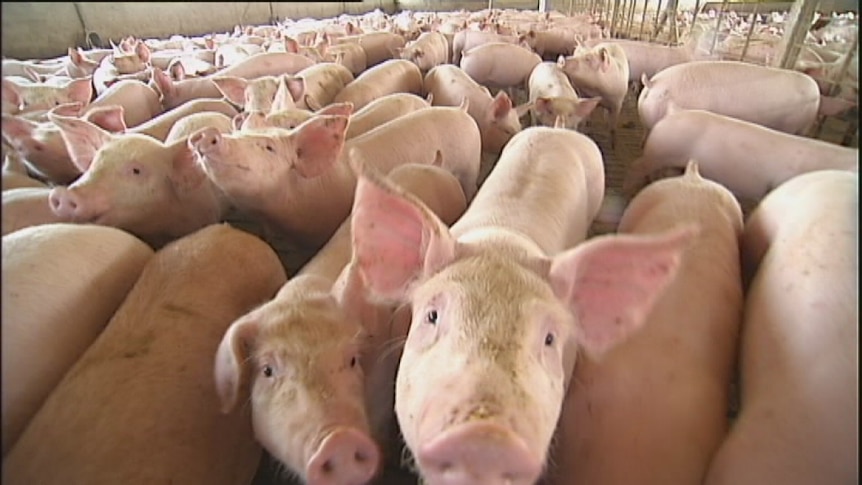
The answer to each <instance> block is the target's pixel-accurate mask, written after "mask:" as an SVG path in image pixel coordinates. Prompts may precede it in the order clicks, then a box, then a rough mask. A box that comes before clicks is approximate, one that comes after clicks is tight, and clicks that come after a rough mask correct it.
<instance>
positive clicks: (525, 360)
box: [352, 127, 686, 485]
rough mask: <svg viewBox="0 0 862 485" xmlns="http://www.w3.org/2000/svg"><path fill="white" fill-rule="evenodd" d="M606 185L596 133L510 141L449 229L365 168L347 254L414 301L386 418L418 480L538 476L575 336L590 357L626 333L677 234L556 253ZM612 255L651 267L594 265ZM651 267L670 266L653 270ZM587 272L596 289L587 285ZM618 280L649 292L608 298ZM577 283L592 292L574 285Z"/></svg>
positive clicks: (395, 296) (380, 286) (519, 482)
mask: <svg viewBox="0 0 862 485" xmlns="http://www.w3.org/2000/svg"><path fill="white" fill-rule="evenodd" d="M603 192H604V170H603V167H602V160H601V153H600V151H599V149H598V147H597V146H596V145H595V143H594V142H593V141H592V140H590V139H589V138H587V137H586V136H584V135H581V134H579V133H576V132H574V131H571V130H560V129H554V128H545V127H531V128H527V129H525V130H524V131H522V132H521V133H519V134H517V135H516V136H515V137H513V138H512V140H511V141H510V142H509V144H508V145H507V146H506V148H505V149H504V150H503V154H502V155H501V157H500V159H499V161H498V162H497V165H496V167H495V168H494V170H493V171H492V172H491V174H490V175H489V176H488V178H487V180H486V181H485V183H484V184H483V185H482V189H481V190H480V191H479V193H478V194H477V195H476V198H475V199H474V200H473V202H472V203H471V204H470V206H469V208H468V209H467V211H466V212H465V214H464V215H463V216H462V217H461V218H460V219H459V220H458V222H456V223H455V224H454V225H453V226H452V228H451V230H450V229H449V228H447V227H446V226H445V225H444V224H443V223H442V222H440V221H439V220H438V219H436V218H435V217H434V216H433V215H432V214H430V211H428V210H427V208H425V207H423V206H422V204H421V203H419V202H418V201H415V200H413V199H412V198H409V197H405V196H403V195H401V194H398V193H396V192H395V191H394V190H392V189H391V188H387V187H386V186H385V185H384V184H382V183H379V182H375V181H374V180H372V179H369V178H365V177H361V178H360V180H359V184H358V186H357V191H356V201H355V203H354V209H353V216H352V232H353V236H352V237H353V251H354V252H353V254H354V263H353V264H356V265H357V266H358V270H359V271H360V272H361V275H362V277H363V281H365V282H366V285H367V287H368V288H369V291H370V292H371V294H372V295H374V296H375V297H376V298H380V299H382V300H383V301H396V302H402V303H408V302H409V304H410V308H411V312H412V320H411V325H410V330H409V333H408V336H407V340H406V342H405V345H404V351H403V354H402V357H401V362H400V364H399V369H398V374H397V378H396V388H395V392H396V394H395V412H396V415H397V418H398V422H399V424H400V429H401V433H402V435H403V437H404V440H405V442H406V444H407V446H408V448H409V449H410V450H411V452H412V453H413V456H414V457H415V458H416V464H417V465H418V469H419V471H420V473H421V474H422V476H423V478H424V479H425V480H426V481H427V482H429V483H434V484H447V485H448V484H468V483H503V482H507V483H512V484H516V485H523V484H532V483H535V482H536V481H537V480H538V478H539V476H540V474H541V473H542V469H543V467H544V463H545V457H546V454H547V449H548V445H549V443H550V441H551V437H552V434H553V431H554V428H555V426H556V422H557V418H558V416H559V411H560V407H561V404H562V401H563V395H564V392H565V388H566V386H567V385H568V379H569V375H570V372H571V370H572V367H573V366H574V362H575V358H576V352H577V346H578V345H580V346H583V348H586V349H588V350H590V351H597V352H600V351H601V348H605V347H606V346H610V345H612V342H613V340H617V339H618V338H621V337H622V335H623V333H628V332H629V331H631V330H633V328H634V327H636V326H637V325H638V324H639V323H642V319H643V316H644V311H645V307H646V309H648V307H649V303H650V302H651V300H652V298H653V297H654V294H653V292H656V291H660V290H659V288H660V287H661V286H662V285H663V284H665V283H666V281H667V278H668V277H670V276H671V275H672V273H673V267H674V266H675V264H676V262H675V260H676V259H678V258H677V256H678V252H679V249H680V248H679V245H680V244H682V241H683V240H684V238H685V237H686V235H685V234H682V233H677V234H674V235H671V236H665V237H662V238H644V239H634V238H631V236H630V237H629V238H623V237H622V236H618V237H616V238H607V237H606V238H596V239H594V240H592V241H590V242H587V243H583V244H581V245H579V246H576V247H574V248H573V249H571V250H568V251H565V249H566V248H569V247H571V246H573V245H575V244H577V243H578V242H581V241H583V240H584V239H585V238H586V231H587V228H588V227H589V224H590V221H591V219H592V217H593V216H594V215H595V214H596V213H597V211H598V209H599V206H600V204H601V200H602V194H603ZM635 247H637V248H639V249H641V250H642V251H639V250H635V249H634V248H635ZM629 251H634V252H632V253H629ZM634 253H637V256H635V255H634ZM553 254H555V256H553V257H552V256H550V255H553ZM384 255H385V256H384ZM615 257H621V258H624V259H625V260H626V261H638V260H639V261H640V263H638V264H636V265H635V267H637V266H639V265H640V264H644V265H645V266H646V268H642V269H643V270H645V271H644V272H641V270H635V274H636V275H637V276H636V275H635V274H632V273H627V272H626V271H621V272H620V274H618V273H617V271H613V270H611V271H607V270H609V269H610V268H609V267H608V266H606V265H605V263H602V262H601V261H606V260H605V258H615ZM570 258H571V259H570ZM575 261H578V262H575ZM656 264H658V265H666V266H664V268H665V269H666V271H659V272H658V273H653V272H651V271H650V269H654V268H655V266H654V265H656ZM563 268H566V269H563ZM575 268H580V269H578V270H575ZM588 268H589V269H588ZM619 268H620V267H617V269H619ZM647 268H650V269H647ZM630 269H633V268H630ZM596 271H597V272H599V273H602V272H604V273H605V274H604V275H603V276H602V277H601V278H600V279H601V283H600V285H601V289H599V288H597V287H590V285H589V284H588V283H587V281H589V279H590V278H591V277H592V276H593V275H595V274H596V273H594V272H596ZM621 273H627V274H625V275H624V274H621ZM492 275H493V276H492ZM575 275H579V276H577V277H576V276H575ZM618 277H619V278H623V279H621V280H617V279H616V278H618ZM581 278H583V279H581ZM613 281H619V282H620V284H621V285H623V286H625V285H630V284H635V285H637V286H638V288H639V289H640V288H650V290H648V291H647V292H645V293H641V292H640V291H637V294H638V296H637V297H635V298H626V304H625V305H620V303H619V302H618V301H615V298H616V296H612V295H609V294H606V293H604V292H606V291H614V289H615V287H616V284H615V283H613ZM623 282H625V283H623ZM583 284H586V285H587V286H588V287H590V288H592V289H591V290H586V291H596V292H597V293H593V294H592V295H589V294H587V293H581V291H580V290H579V287H580V285H583ZM623 286H619V287H618V288H620V289H622V287H623ZM599 294H601V296H599ZM626 294H629V295H630V293H627V290H626ZM565 295H570V296H569V297H566V296H565ZM592 298H598V299H597V300H595V303H594V304H593V303H590V301H592ZM603 299H609V300H603ZM575 301H577V302H578V303H574V302H575ZM602 301H614V304H613V306H607V307H605V306H601V305H603V303H602ZM568 305H573V306H574V305H583V306H582V307H581V308H580V309H577V308H572V307H570V306H568ZM623 306H624V307H626V309H625V310H624V312H626V314H627V316H625V317H623V316H622V315H621V314H618V313H616V311H617V310H618V309H620V308H621V307H623ZM599 308H602V310H599ZM576 315H577V317H576ZM600 315H601V316H600ZM593 318H595V319H597V320H591V319H593ZM615 318H616V319H617V325H613V323H611V322H612V321H613V320H614V319H615ZM638 320H641V321H640V322H639V321H638ZM593 324H597V325H596V326H593ZM605 324H606V325H605ZM599 329H601V330H599ZM624 329H625V330H624ZM605 331H607V332H608V333H604V332H605ZM596 332H599V333H596ZM600 335H601V336H600ZM594 345H595V346H594Z"/></svg>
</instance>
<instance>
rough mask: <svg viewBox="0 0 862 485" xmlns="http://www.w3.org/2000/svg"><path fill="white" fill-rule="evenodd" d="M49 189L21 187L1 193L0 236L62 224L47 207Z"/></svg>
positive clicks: (49, 207) (60, 219)
mask: <svg viewBox="0 0 862 485" xmlns="http://www.w3.org/2000/svg"><path fill="white" fill-rule="evenodd" d="M50 193H51V188H50V187H23V188H17V189H9V190H4V191H3V213H2V219H3V224H2V226H3V229H2V235H3V236H5V235H6V234H11V233H13V232H16V231H18V230H20V229H23V228H25V227H32V226H38V225H42V224H51V223H55V222H63V219H62V218H61V217H59V216H57V215H56V214H54V212H53V211H51V206H50V205H48V196H49V194H50Z"/></svg>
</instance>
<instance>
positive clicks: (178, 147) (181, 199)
mask: <svg viewBox="0 0 862 485" xmlns="http://www.w3.org/2000/svg"><path fill="white" fill-rule="evenodd" d="M167 151H168V157H169V158H168V160H176V159H178V158H181V157H188V158H191V159H192V160H194V156H195V155H194V153H193V152H192V150H191V149H190V148H189V147H188V143H187V140H186V138H182V139H180V140H177V141H176V142H174V143H172V144H170V145H168V146H167ZM189 170H194V171H195V172H197V173H195V174H194V175H195V177H196V178H197V180H198V183H197V185H195V186H193V187H192V188H190V189H188V190H177V188H176V187H175V186H174V184H173V183H171V184H169V185H170V187H171V190H172V195H173V196H174V197H175V198H176V201H177V202H178V204H176V205H175V206H173V207H176V210H177V211H179V212H180V214H179V215H180V217H179V219H180V220H181V222H180V227H188V226H189V224H190V223H191V224H194V223H198V224H202V225H208V224H213V223H216V222H218V221H221V220H222V219H224V216H225V215H226V214H227V213H228V211H229V210H230V209H231V203H230V201H229V200H228V198H227V197H226V196H225V194H224V193H223V192H222V191H221V190H220V189H219V188H218V187H217V186H216V185H215V184H214V183H212V181H211V180H210V179H209V177H207V176H206V173H205V172H204V171H203V169H202V168H201V167H200V165H198V164H197V163H195V164H194V165H193V167H192V168H189Z"/></svg>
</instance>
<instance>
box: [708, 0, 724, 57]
mask: <svg viewBox="0 0 862 485" xmlns="http://www.w3.org/2000/svg"><path fill="white" fill-rule="evenodd" d="M727 3H728V0H724V1H723V2H721V10H719V12H718V18H716V19H715V31H714V32H713V33H712V45H711V46H710V47H709V55H712V54H713V53H714V52H715V45H716V44H717V43H718V34H719V32H721V21H722V20H724V12H726V11H727Z"/></svg>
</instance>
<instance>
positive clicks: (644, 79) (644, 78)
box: [641, 73, 652, 89]
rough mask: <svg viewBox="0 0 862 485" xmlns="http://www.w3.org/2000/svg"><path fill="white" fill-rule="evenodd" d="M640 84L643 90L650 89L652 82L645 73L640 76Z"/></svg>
mask: <svg viewBox="0 0 862 485" xmlns="http://www.w3.org/2000/svg"><path fill="white" fill-rule="evenodd" d="M641 84H643V86H644V88H647V89H648V88H651V87H652V81H650V78H649V76H647V75H646V73H643V74H641Z"/></svg>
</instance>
